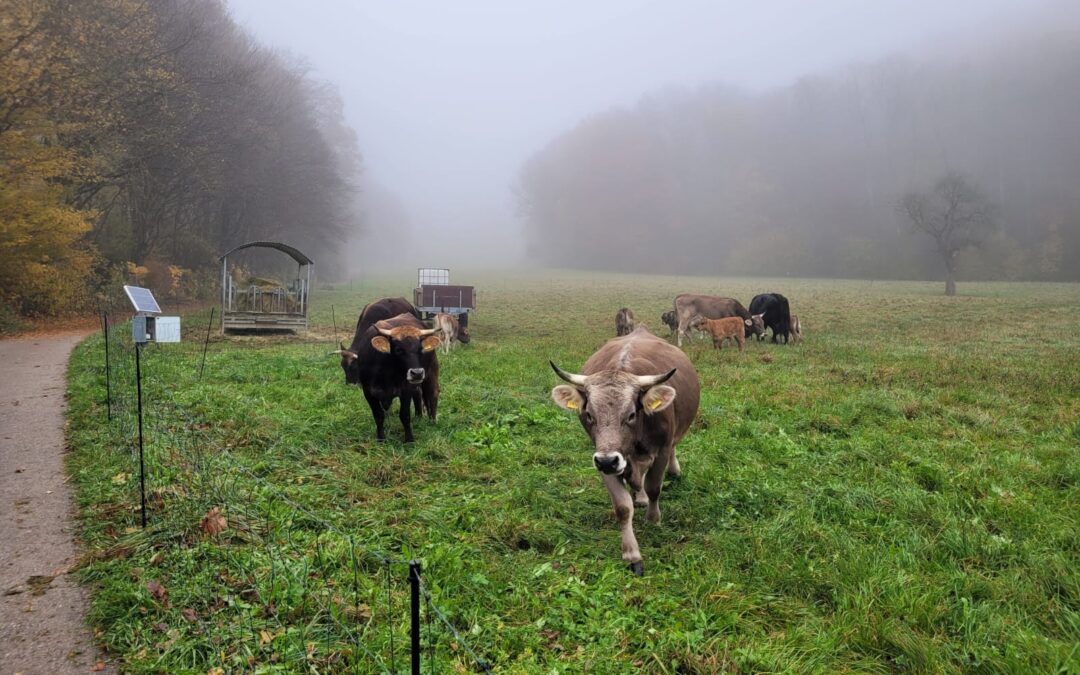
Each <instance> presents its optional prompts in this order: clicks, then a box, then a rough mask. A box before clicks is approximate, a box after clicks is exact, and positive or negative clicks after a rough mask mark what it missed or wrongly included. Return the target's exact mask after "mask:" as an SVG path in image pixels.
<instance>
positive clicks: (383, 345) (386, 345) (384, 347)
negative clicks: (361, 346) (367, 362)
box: [371, 335, 390, 354]
mask: <svg viewBox="0 0 1080 675" xmlns="http://www.w3.org/2000/svg"><path fill="white" fill-rule="evenodd" d="M371 346H372V347H374V348H375V350H376V351H380V352H382V353H383V354H389V353H390V341H389V340H387V339H386V338H385V337H383V336H382V335H376V336H375V337H373V338H371Z"/></svg>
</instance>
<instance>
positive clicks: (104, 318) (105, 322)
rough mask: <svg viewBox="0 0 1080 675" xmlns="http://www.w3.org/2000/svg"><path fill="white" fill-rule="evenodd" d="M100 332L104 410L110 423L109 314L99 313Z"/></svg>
mask: <svg viewBox="0 0 1080 675" xmlns="http://www.w3.org/2000/svg"><path fill="white" fill-rule="evenodd" d="M101 332H102V334H103V335H104V336H105V410H106V413H105V414H106V415H107V416H108V420H109V421H110V422H112V373H111V372H110V369H109V313H108V312H106V311H105V310H102V311H101Z"/></svg>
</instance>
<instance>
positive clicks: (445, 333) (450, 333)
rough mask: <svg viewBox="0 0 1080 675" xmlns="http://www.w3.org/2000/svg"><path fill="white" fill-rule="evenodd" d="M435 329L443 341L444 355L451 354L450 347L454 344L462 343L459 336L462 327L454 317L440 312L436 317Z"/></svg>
mask: <svg viewBox="0 0 1080 675" xmlns="http://www.w3.org/2000/svg"><path fill="white" fill-rule="evenodd" d="M433 327H434V328H435V334H436V335H438V336H439V338H440V339H441V340H442V344H443V353H444V354H449V353H450V347H451V346H452V345H453V343H454V342H461V340H460V339H459V338H458V336H459V335H460V333H461V330H462V327H461V325H460V324H459V323H458V320H457V318H456V317H454V316H453V315H451V314H447V313H446V312H439V313H438V314H436V315H435V321H434V324H433Z"/></svg>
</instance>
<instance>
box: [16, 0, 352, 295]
mask: <svg viewBox="0 0 1080 675" xmlns="http://www.w3.org/2000/svg"><path fill="white" fill-rule="evenodd" d="M3 6H4V9H3V11H2V12H0V302H2V303H3V305H4V306H5V309H6V311H9V312H10V311H14V312H17V313H19V314H22V315H42V314H52V313H56V312H60V311H66V310H78V309H83V308H86V307H89V306H92V305H93V304H94V303H95V301H96V300H100V299H101V297H103V296H105V295H114V294H115V293H116V292H117V290H118V288H117V287H118V285H119V284H120V283H122V282H124V281H128V280H131V276H132V274H140V275H148V276H149V278H150V279H149V280H150V282H151V283H152V285H157V286H158V287H159V289H162V287H165V290H167V291H174V292H181V291H180V290H178V289H183V292H185V293H188V294H191V295H203V296H207V297H210V296H212V293H213V285H214V279H215V275H216V269H217V268H216V264H217V263H216V258H217V256H218V255H220V254H221V253H222V252H223V251H224V250H225V249H226V248H228V247H231V246H232V245H235V244H238V243H242V242H244V241H249V240H255V239H277V240H284V241H286V242H290V243H293V244H295V245H298V246H299V247H300V248H301V249H302V250H303V251H304V252H305V253H307V254H308V255H309V256H311V257H312V258H314V259H315V260H316V261H318V262H319V263H320V266H319V267H320V269H321V270H322V271H323V272H324V273H333V268H334V263H335V255H336V247H337V243H338V242H340V240H341V239H343V235H344V232H345V230H346V229H348V228H350V227H352V225H353V223H354V222H355V218H356V214H355V212H354V209H355V206H354V205H355V198H354V194H353V193H354V186H355V184H356V181H357V179H358V176H359V173H360V153H359V150H358V148H357V142H356V137H355V134H354V133H353V132H352V131H351V130H350V129H349V128H348V127H347V126H346V125H345V123H344V121H343V117H342V104H341V101H340V99H339V97H338V96H337V94H336V92H335V91H334V90H333V89H332V88H330V87H329V86H327V85H325V84H323V83H320V82H318V81H316V80H315V79H314V78H313V77H312V76H311V75H310V73H309V72H308V70H307V69H306V68H305V66H304V65H303V64H302V63H300V62H298V61H297V60H295V59H292V58H290V57H288V56H286V55H283V54H280V53H276V52H274V51H272V50H270V49H267V48H266V47H264V46H261V45H259V44H258V43H256V42H255V41H254V40H253V39H252V38H251V36H250V35H248V34H247V33H245V32H244V31H243V30H241V29H240V28H239V27H238V26H237V25H236V24H235V23H234V22H233V21H232V20H231V18H230V17H229V15H228V12H227V10H226V8H225V6H224V4H223V3H222V2H221V1H220V0H155V2H150V3H148V2H144V1H142V0H80V1H79V2H69V1H67V0H3Z"/></svg>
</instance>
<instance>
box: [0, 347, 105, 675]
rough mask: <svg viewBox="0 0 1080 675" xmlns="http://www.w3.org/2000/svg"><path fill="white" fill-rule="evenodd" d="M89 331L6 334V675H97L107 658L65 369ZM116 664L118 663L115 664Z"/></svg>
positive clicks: (0, 388) (0, 516)
mask: <svg viewBox="0 0 1080 675" xmlns="http://www.w3.org/2000/svg"><path fill="white" fill-rule="evenodd" d="M83 337H84V334H82V333H79V334H63V335H47V336H39V337H33V338H24V339H15V340H3V341H0V675H9V674H13V673H25V674H26V675H30V674H31V673H34V674H36V673H89V672H91V671H92V670H93V668H94V666H95V664H96V663H97V662H98V661H99V660H101V655H100V654H99V652H98V650H97V649H96V648H95V647H94V645H93V642H92V638H91V633H90V629H89V628H88V627H87V625H86V622H85V619H84V617H85V613H86V607H87V604H88V603H87V594H86V592H85V590H84V589H82V588H81V587H80V586H79V585H78V584H77V583H76V581H75V579H73V578H71V577H68V576H67V575H66V574H65V570H66V569H67V567H68V565H70V564H71V563H72V562H73V561H74V558H75V555H76V544H75V541H74V536H75V527H74V522H73V511H74V501H73V499H72V488H71V486H70V485H69V483H68V482H67V474H66V472H65V471H64V447H65V443H64V408H65V406H66V402H65V400H64V391H65V384H64V371H65V370H66V368H67V362H68V355H69V354H70V353H71V349H72V348H73V347H74V346H75V345H76V344H77V343H78V342H79V341H80V340H81V339H82V338H83ZM110 670H111V669H110Z"/></svg>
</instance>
